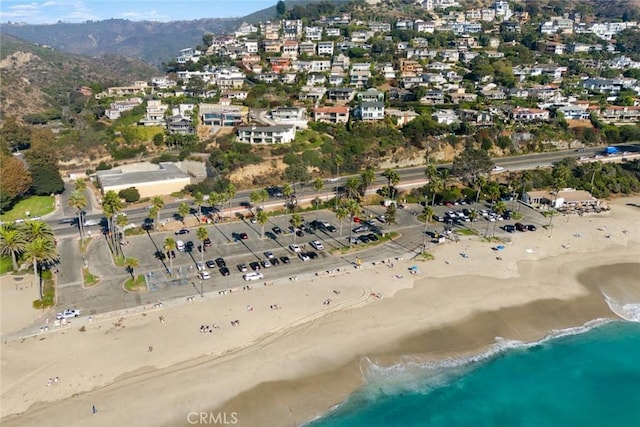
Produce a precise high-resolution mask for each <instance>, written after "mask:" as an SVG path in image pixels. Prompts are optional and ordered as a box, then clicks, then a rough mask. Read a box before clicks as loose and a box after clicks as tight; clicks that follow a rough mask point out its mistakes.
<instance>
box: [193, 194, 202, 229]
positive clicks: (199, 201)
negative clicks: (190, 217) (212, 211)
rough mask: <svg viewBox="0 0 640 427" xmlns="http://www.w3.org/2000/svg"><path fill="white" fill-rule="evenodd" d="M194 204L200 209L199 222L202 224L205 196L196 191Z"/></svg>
mask: <svg viewBox="0 0 640 427" xmlns="http://www.w3.org/2000/svg"><path fill="white" fill-rule="evenodd" d="M193 204H194V205H196V206H197V207H198V222H200V218H201V217H202V205H204V195H203V194H202V193H201V192H199V191H196V192H195V194H194V195H193Z"/></svg>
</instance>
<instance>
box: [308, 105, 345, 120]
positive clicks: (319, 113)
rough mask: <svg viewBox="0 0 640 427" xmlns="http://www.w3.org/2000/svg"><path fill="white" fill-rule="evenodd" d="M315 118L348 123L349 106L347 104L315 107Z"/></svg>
mask: <svg viewBox="0 0 640 427" xmlns="http://www.w3.org/2000/svg"><path fill="white" fill-rule="evenodd" d="M313 120H314V121H316V122H326V123H334V124H337V123H347V122H348V121H349V108H348V107H345V106H336V107H318V108H314V109H313Z"/></svg>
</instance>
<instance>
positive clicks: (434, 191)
mask: <svg viewBox="0 0 640 427" xmlns="http://www.w3.org/2000/svg"><path fill="white" fill-rule="evenodd" d="M428 186H429V187H428V188H429V191H430V192H431V206H432V207H433V206H435V204H436V196H437V195H438V193H440V192H441V191H443V190H444V181H443V180H442V179H441V178H440V177H439V176H434V177H433V178H431V180H430V181H429V184H428Z"/></svg>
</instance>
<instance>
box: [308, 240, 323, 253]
mask: <svg viewBox="0 0 640 427" xmlns="http://www.w3.org/2000/svg"><path fill="white" fill-rule="evenodd" d="M309 244H310V245H311V246H312V247H313V248H314V249H315V250H318V251H323V250H324V246H323V245H322V242H321V241H320V240H314V241H313V242H309Z"/></svg>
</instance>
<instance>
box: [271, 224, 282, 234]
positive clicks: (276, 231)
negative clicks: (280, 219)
mask: <svg viewBox="0 0 640 427" xmlns="http://www.w3.org/2000/svg"><path fill="white" fill-rule="evenodd" d="M271 230H273V232H274V233H276V234H282V228H280V227H278V226H277V225H276V226H275V227H273V228H272V229H271Z"/></svg>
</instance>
